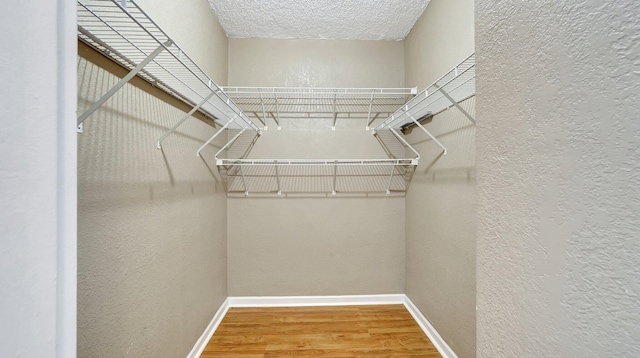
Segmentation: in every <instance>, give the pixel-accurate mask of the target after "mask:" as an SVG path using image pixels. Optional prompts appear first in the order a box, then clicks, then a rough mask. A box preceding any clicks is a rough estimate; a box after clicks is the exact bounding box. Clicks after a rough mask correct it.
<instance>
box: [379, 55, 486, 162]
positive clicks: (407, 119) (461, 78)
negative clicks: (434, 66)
mask: <svg viewBox="0 0 640 358" xmlns="http://www.w3.org/2000/svg"><path fill="white" fill-rule="evenodd" d="M475 65H476V62H475V53H472V54H471V55H469V56H468V57H467V58H465V59H464V60H463V61H462V62H460V63H459V64H458V65H457V66H455V67H454V68H452V69H451V70H450V71H448V72H447V73H445V74H444V75H443V76H442V77H440V78H439V79H438V80H436V81H435V82H434V83H432V84H431V85H430V86H428V87H427V88H425V89H424V90H423V91H422V92H420V93H418V94H417V95H416V96H415V97H413V98H412V99H411V100H409V101H408V102H407V103H406V104H405V105H403V106H401V107H400V108H399V109H398V110H397V111H395V112H394V113H393V114H392V115H390V116H389V117H388V118H387V119H385V120H384V121H382V122H381V123H380V124H378V125H377V126H375V127H374V128H373V133H374V134H375V133H377V132H379V131H381V130H384V129H389V128H396V129H400V128H405V127H407V126H410V125H415V126H417V127H419V128H420V129H422V131H424V132H425V133H426V134H427V135H428V136H429V137H430V138H431V139H432V140H433V141H435V142H436V143H437V144H438V145H439V146H440V147H442V149H443V150H444V154H447V149H446V148H445V146H444V145H442V143H440V142H439V141H438V140H437V139H436V138H435V137H434V136H433V135H432V134H431V133H430V132H429V131H428V130H427V129H426V128H425V127H423V126H422V124H421V123H420V122H421V120H422V119H424V118H427V117H432V116H435V115H437V114H438V113H440V112H442V111H444V110H446V109H449V108H451V107H456V108H457V109H458V110H459V111H461V112H462V114H464V116H465V117H467V119H469V121H471V122H472V123H473V124H475V123H476V120H475V118H473V116H471V115H470V114H469V113H467V111H465V110H464V109H463V108H462V107H461V106H460V104H459V103H460V102H462V101H464V100H466V99H468V98H470V97H472V96H474V95H475V93H476V66H475Z"/></svg>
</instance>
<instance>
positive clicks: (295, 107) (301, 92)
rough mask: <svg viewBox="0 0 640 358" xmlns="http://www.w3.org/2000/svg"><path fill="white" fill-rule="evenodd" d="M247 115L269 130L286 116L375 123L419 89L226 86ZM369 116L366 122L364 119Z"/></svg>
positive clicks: (367, 127) (334, 121)
mask: <svg viewBox="0 0 640 358" xmlns="http://www.w3.org/2000/svg"><path fill="white" fill-rule="evenodd" d="M223 89H224V91H225V92H226V93H227V95H229V96H230V97H231V98H232V99H233V100H234V101H235V102H236V103H237V104H238V106H239V107H240V109H242V110H243V111H244V112H245V113H246V114H247V116H249V117H251V118H253V119H256V120H257V121H259V122H260V123H262V125H263V126H264V129H268V126H267V119H271V120H273V122H275V123H276V125H277V127H278V129H280V120H281V119H285V118H330V119H331V120H332V121H333V123H332V128H331V129H332V130H335V129H336V122H337V121H338V120H343V119H347V120H354V119H363V121H364V123H365V127H366V129H367V130H369V126H371V124H372V123H374V122H376V121H379V120H382V119H384V118H387V117H388V116H389V115H391V114H392V113H393V112H395V111H396V110H397V109H398V108H399V107H400V106H402V105H403V104H405V103H406V102H407V101H408V100H409V99H411V98H412V97H413V96H414V95H415V94H416V93H417V88H308V87H307V88H304V87H303V88H301V87H223ZM365 119H366V121H365Z"/></svg>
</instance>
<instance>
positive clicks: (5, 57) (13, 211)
mask: <svg viewBox="0 0 640 358" xmlns="http://www.w3.org/2000/svg"><path fill="white" fill-rule="evenodd" d="M0 31H1V32H2V34H3V36H2V38H1V39H0V46H2V49H3V50H2V52H0V78H2V82H3V86H2V88H1V89H0V108H2V115H0V128H2V129H1V130H0V153H1V154H2V155H1V156H0V287H2V289H1V290H2V293H1V294H0V322H2V323H1V324H0V356H2V357H8V358H9V357H56V356H57V357H74V356H75V342H76V321H75V317H76V312H75V300H76V298H75V290H76V272H75V270H76V263H75V258H76V231H75V228H76V216H75V214H76V206H75V205H76V185H75V183H76V181H75V173H76V143H75V114H74V112H75V56H76V55H75V53H76V26H75V4H72V3H69V2H68V1H45V0H35V1H29V2H17V3H12V4H11V6H5V8H4V10H3V11H2V12H1V13H0ZM43 58H46V59H47V60H46V61H42V59H43Z"/></svg>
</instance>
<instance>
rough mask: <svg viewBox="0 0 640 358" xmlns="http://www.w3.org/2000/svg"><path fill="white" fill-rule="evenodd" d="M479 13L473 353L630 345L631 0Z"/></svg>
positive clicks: (635, 146)
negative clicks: (475, 291) (476, 215)
mask: <svg viewBox="0 0 640 358" xmlns="http://www.w3.org/2000/svg"><path fill="white" fill-rule="evenodd" d="M476 15H477V17H476V46H477V54H476V59H477V93H478V95H477V120H478V127H477V141H476V143H477V153H478V155H477V158H478V179H477V185H478V195H479V198H478V204H479V206H478V211H477V212H478V223H479V227H478V242H477V250H478V253H477V305H478V310H477V322H478V323H477V352H478V357H640V305H639V304H638V303H639V302H640V265H639V264H638V263H640V240H639V237H640V215H639V214H638V213H640V190H639V189H638V188H639V187H640V175H639V174H638V173H640V141H639V138H640V121H639V120H638V114H639V113H640V101H638V93H640V72H639V69H640V2H638V1H637V0H624V1H617V2H615V3H604V2H600V1H582V2H555V1H543V2H520V1H518V2H507V1H503V2H500V6H496V2H495V1H486V0H479V1H478V2H477V7H476Z"/></svg>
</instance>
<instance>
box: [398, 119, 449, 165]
mask: <svg viewBox="0 0 640 358" xmlns="http://www.w3.org/2000/svg"><path fill="white" fill-rule="evenodd" d="M405 113H406V112H405ZM406 114H407V116H409V118H411V120H412V121H413V123H415V124H416V125H417V126H418V127H420V129H422V130H423V131H424V132H425V133H427V135H428V136H429V137H431V139H433V141H434V142H436V143H437V144H438V145H439V146H440V147H441V148H442V150H444V154H445V155H446V154H447V148H445V146H444V145H442V143H440V141H439V140H437V139H436V137H434V136H433V134H431V133H430V132H429V131H428V130H427V129H426V128H425V127H424V126H423V125H422V124H420V122H418V121H417V120H416V118H415V117H414V116H412V115H411V114H409V113H406Z"/></svg>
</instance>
